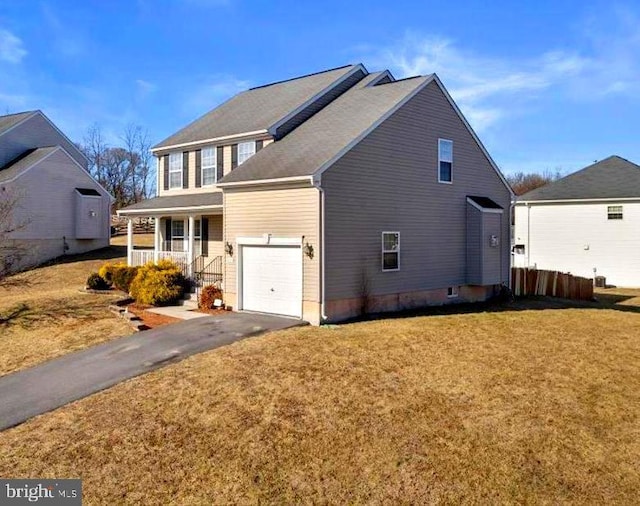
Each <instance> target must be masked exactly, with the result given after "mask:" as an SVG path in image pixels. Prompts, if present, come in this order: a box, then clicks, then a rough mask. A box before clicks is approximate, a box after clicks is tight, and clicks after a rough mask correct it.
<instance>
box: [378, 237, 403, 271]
mask: <svg viewBox="0 0 640 506" xmlns="http://www.w3.org/2000/svg"><path fill="white" fill-rule="evenodd" d="M382 270H383V271H398V270H400V232H382Z"/></svg>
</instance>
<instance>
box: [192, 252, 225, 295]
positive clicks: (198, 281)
mask: <svg viewBox="0 0 640 506" xmlns="http://www.w3.org/2000/svg"><path fill="white" fill-rule="evenodd" d="M199 258H201V259H202V260H203V263H204V260H207V259H206V258H205V257H199ZM196 260H197V259H196ZM193 277H194V281H195V290H196V296H198V297H200V292H201V291H202V289H203V288H204V287H205V286H209V285H216V286H218V287H219V288H221V287H222V286H221V285H222V256H217V257H214V258H213V259H212V260H211V261H210V262H209V263H207V264H205V265H204V266H203V267H202V269H200V270H194V276H193Z"/></svg>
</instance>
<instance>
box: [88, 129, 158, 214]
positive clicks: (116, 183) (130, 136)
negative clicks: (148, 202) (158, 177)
mask: <svg viewBox="0 0 640 506" xmlns="http://www.w3.org/2000/svg"><path fill="white" fill-rule="evenodd" d="M121 141H122V145H121V146H109V145H108V144H107V142H106V141H105V139H104V136H103V134H102V131H101V129H100V127H99V126H98V125H93V126H92V127H91V128H89V130H88V132H87V135H86V136H85V138H84V142H83V143H82V151H83V152H84V154H85V155H86V156H87V158H88V159H89V170H90V172H91V174H92V175H93V176H94V177H95V178H96V180H97V181H98V182H99V183H100V184H101V185H102V186H104V187H105V188H106V189H107V190H108V191H109V192H110V193H111V194H112V195H113V196H114V198H115V200H116V202H115V205H116V209H119V208H121V207H124V206H127V205H130V204H133V203H136V202H140V201H141V200H143V199H145V198H149V197H150V196H151V195H153V194H154V192H155V169H154V167H153V164H152V161H151V158H152V157H151V154H150V151H149V150H150V147H151V143H150V141H149V137H148V134H147V132H146V131H144V130H143V129H142V127H140V126H137V125H128V126H127V127H126V128H125V130H124V133H123V135H122V137H121Z"/></svg>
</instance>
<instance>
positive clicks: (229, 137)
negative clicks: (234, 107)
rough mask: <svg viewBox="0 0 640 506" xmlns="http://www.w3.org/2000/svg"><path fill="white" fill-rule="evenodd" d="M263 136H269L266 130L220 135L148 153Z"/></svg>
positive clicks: (156, 149) (152, 149)
mask: <svg viewBox="0 0 640 506" xmlns="http://www.w3.org/2000/svg"><path fill="white" fill-rule="evenodd" d="M265 134H266V135H268V134H269V131H268V130H266V129H261V130H254V131H252V132H242V133H239V134H233V135H222V136H220V137H211V138H210V139H202V140H200V141H189V142H182V143H180V144H171V145H170V146H162V147H157V148H151V150H150V151H151V152H152V153H157V152H158V151H171V150H172V149H178V148H186V147H189V146H197V145H198V144H210V143H216V142H220V141H228V140H232V139H238V140H240V139H245V138H249V137H255V136H258V135H265Z"/></svg>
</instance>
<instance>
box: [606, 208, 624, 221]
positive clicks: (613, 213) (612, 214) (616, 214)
mask: <svg viewBox="0 0 640 506" xmlns="http://www.w3.org/2000/svg"><path fill="white" fill-rule="evenodd" d="M607 219H608V220H621V219H622V206H607Z"/></svg>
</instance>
